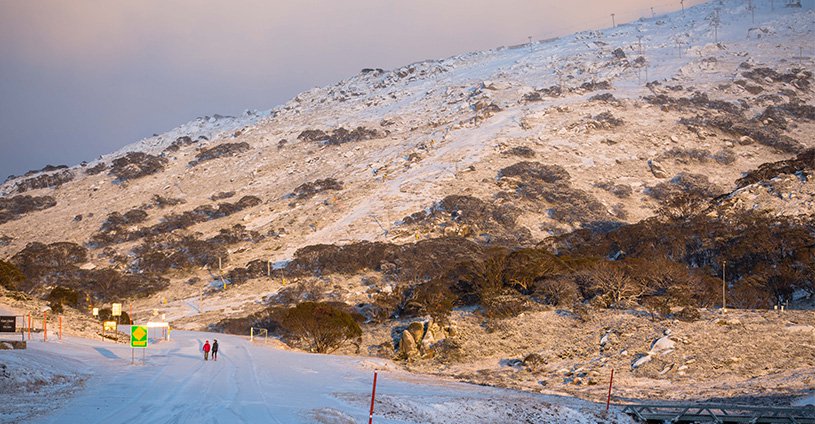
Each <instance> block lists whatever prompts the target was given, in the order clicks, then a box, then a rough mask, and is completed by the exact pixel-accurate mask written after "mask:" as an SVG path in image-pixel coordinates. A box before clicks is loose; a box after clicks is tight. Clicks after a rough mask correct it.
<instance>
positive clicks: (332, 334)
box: [282, 302, 362, 353]
mask: <svg viewBox="0 0 815 424" xmlns="http://www.w3.org/2000/svg"><path fill="white" fill-rule="evenodd" d="M282 326H283V328H284V329H286V330H287V331H288V332H289V333H290V334H291V335H293V336H294V337H298V338H301V339H303V340H304V341H305V342H306V343H307V344H308V346H309V348H310V350H312V351H314V352H318V353H331V352H333V351H335V350H337V349H338V348H339V347H340V346H342V344H343V343H345V342H347V341H349V340H353V339H356V338H359V337H361V336H362V329H361V328H360V327H359V324H357V322H356V320H354V317H353V316H352V315H351V314H350V313H348V312H346V311H343V310H341V309H339V308H337V307H336V306H334V305H332V304H330V303H325V302H302V303H299V304H297V306H295V307H293V308H291V309H289V310H288V311H286V313H285V315H284V317H283V322H282Z"/></svg>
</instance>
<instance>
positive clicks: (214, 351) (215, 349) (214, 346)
mask: <svg viewBox="0 0 815 424" xmlns="http://www.w3.org/2000/svg"><path fill="white" fill-rule="evenodd" d="M212 360H213V361H217V360H218V339H214V341H213V342H212Z"/></svg>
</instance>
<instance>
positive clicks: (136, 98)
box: [0, 0, 701, 181]
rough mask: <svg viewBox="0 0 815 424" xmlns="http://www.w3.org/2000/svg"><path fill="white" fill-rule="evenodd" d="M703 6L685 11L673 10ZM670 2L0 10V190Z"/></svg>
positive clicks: (98, 0)
mask: <svg viewBox="0 0 815 424" xmlns="http://www.w3.org/2000/svg"><path fill="white" fill-rule="evenodd" d="M700 2H701V0H685V1H684V5H685V7H689V6H691V5H693V4H698V3H700ZM651 7H653V8H654V11H655V12H656V13H657V14H660V13H666V12H670V11H674V10H678V9H679V8H680V7H681V5H680V0H675V1H664V0H613V1H610V0H572V1H568V2H565V1H561V0H503V1H501V2H500V5H499V3H498V2H495V1H489V0H402V1H396V0H342V1H338V0H296V1H291V0H289V1H280V0H234V1H228V2H224V1H210V0H172V1H166V0H141V1H109V0H71V1H64V0H0V151H2V154H0V181H1V180H2V179H4V178H5V177H6V176H8V175H21V174H23V173H25V172H26V171H28V170H33V169H40V168H42V167H44V166H45V165H47V164H51V165H62V164H64V165H75V164H77V163H79V162H81V161H83V160H86V161H91V160H94V159H96V158H97V157H98V156H99V155H101V154H105V153H110V152H113V151H115V150H117V149H119V148H120V147H122V146H124V145H126V144H130V143H133V142H135V141H138V140H140V139H142V138H144V137H149V136H151V135H152V134H154V133H162V132H165V131H168V130H170V129H172V128H174V127H176V126H178V125H180V124H182V123H184V122H187V121H189V120H191V119H194V118H195V117H198V116H205V115H213V114H216V113H218V114H221V115H237V114H240V113H242V112H243V111H244V110H246V109H257V110H267V109H271V108H273V107H274V106H277V105H279V104H282V103H285V102H286V101H287V100H288V99H290V98H292V97H294V96H295V95H297V94H298V93H300V92H302V91H305V90H308V89H310V88H313V87H316V86H324V85H328V84H333V83H335V82H337V81H340V80H342V79H345V78H347V77H349V76H351V75H353V74H355V73H357V72H359V71H360V70H361V69H362V68H384V69H392V68H396V67H400V66H403V65H407V64H410V63H413V62H417V61H421V60H425V59H440V58H445V57H449V56H452V55H456V54H461V53H465V52H469V51H476V50H486V49H491V48H495V47H499V46H502V45H514V44H521V43H525V42H527V41H528V37H530V36H531V37H533V39H545V38H550V37H553V36H558V35H565V34H570V33H573V32H577V31H582V30H587V29H600V28H607V27H610V26H611V23H612V22H611V13H614V14H615V17H614V18H615V21H616V23H617V24H620V23H624V22H630V21H633V20H636V19H639V18H641V17H649V16H650V15H651Z"/></svg>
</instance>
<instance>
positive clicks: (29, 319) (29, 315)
mask: <svg viewBox="0 0 815 424" xmlns="http://www.w3.org/2000/svg"><path fill="white" fill-rule="evenodd" d="M28 340H31V312H29V313H28Z"/></svg>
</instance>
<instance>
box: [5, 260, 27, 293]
mask: <svg viewBox="0 0 815 424" xmlns="http://www.w3.org/2000/svg"><path fill="white" fill-rule="evenodd" d="M23 280H25V275H23V273H22V272H21V271H20V269H19V268H17V267H16V266H14V265H13V264H10V263H8V262H6V261H4V260H0V286H2V287H5V288H6V289H7V290H17V284H18V283H20V282H22V281H23Z"/></svg>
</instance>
